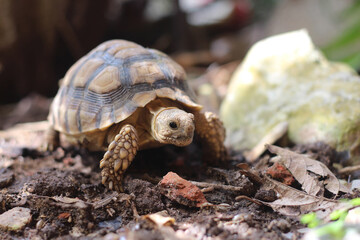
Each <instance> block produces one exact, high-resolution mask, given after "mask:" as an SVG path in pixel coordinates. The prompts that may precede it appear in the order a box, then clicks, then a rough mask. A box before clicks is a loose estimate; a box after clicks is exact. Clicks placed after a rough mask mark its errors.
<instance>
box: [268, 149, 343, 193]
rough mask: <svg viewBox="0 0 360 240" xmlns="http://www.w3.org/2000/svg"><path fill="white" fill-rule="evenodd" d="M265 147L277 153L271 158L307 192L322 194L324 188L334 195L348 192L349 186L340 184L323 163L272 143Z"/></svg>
mask: <svg viewBox="0 0 360 240" xmlns="http://www.w3.org/2000/svg"><path fill="white" fill-rule="evenodd" d="M266 147H267V149H268V150H269V151H270V152H271V153H274V154H277V155H278V156H277V157H275V158H273V160H274V161H278V162H280V163H282V164H283V165H284V166H285V167H286V168H287V169H288V170H289V171H290V172H291V174H292V175H293V176H294V177H295V179H296V180H297V181H298V182H299V183H300V184H301V187H302V189H303V190H304V191H305V192H307V193H308V194H310V195H312V196H322V195H323V193H324V188H325V189H327V190H328V191H329V192H331V193H333V194H334V195H337V194H338V193H339V192H344V193H347V192H349V188H348V187H347V186H344V185H343V184H341V183H340V181H339V179H337V178H336V176H335V175H334V174H333V173H332V172H331V171H330V170H329V169H328V168H327V167H326V166H325V165H324V164H323V163H321V162H319V161H316V160H314V159H311V158H309V157H307V156H306V155H303V154H298V153H295V152H292V151H290V150H286V149H283V148H280V147H276V146H273V145H266ZM322 179H323V180H322Z"/></svg>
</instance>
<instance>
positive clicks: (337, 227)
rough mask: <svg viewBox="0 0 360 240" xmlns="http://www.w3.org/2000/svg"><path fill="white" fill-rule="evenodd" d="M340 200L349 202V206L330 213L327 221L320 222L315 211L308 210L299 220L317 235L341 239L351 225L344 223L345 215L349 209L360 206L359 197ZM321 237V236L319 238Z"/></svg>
mask: <svg viewBox="0 0 360 240" xmlns="http://www.w3.org/2000/svg"><path fill="white" fill-rule="evenodd" d="M342 202H347V203H349V207H348V208H345V209H338V210H335V211H333V212H332V213H331V214H330V220H331V222H329V223H324V222H322V221H321V220H320V219H319V218H318V217H317V216H316V213H315V212H310V213H308V214H305V215H303V216H302V217H301V219H300V222H301V223H302V224H305V225H307V227H308V228H314V229H315V233H316V235H317V236H318V237H321V236H323V237H326V238H324V239H334V240H338V239H343V237H344V236H345V234H346V232H347V231H349V229H350V228H351V226H348V225H346V220H345V219H346V216H347V215H348V212H349V210H351V209H353V208H356V207H359V206H360V198H354V199H351V200H348V199H343V200H342ZM321 239H322V238H321Z"/></svg>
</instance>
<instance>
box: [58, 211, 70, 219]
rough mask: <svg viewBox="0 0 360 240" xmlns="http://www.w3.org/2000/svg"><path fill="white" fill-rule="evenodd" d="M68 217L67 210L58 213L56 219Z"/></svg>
mask: <svg viewBox="0 0 360 240" xmlns="http://www.w3.org/2000/svg"><path fill="white" fill-rule="evenodd" d="M68 217H70V213H68V212H64V213H60V214H59V215H58V219H63V218H68Z"/></svg>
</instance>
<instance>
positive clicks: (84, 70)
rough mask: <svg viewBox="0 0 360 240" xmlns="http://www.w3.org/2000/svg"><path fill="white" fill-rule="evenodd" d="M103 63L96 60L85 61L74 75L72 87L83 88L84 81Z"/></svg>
mask: <svg viewBox="0 0 360 240" xmlns="http://www.w3.org/2000/svg"><path fill="white" fill-rule="evenodd" d="M103 63H104V61H103V60H101V59H97V58H95V59H90V60H89V61H87V62H86V63H85V64H84V65H83V66H82V67H81V69H80V70H79V72H78V73H77V74H76V76H75V79H74V82H73V85H74V87H85V84H86V81H87V80H88V79H89V77H90V76H91V74H93V73H94V72H95V70H96V69H97V68H98V67H99V66H100V65H101V64H103Z"/></svg>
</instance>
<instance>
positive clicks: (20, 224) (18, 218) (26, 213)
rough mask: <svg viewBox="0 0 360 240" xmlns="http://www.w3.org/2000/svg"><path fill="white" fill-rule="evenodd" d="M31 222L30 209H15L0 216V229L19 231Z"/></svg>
mask: <svg viewBox="0 0 360 240" xmlns="http://www.w3.org/2000/svg"><path fill="white" fill-rule="evenodd" d="M30 221H31V214H30V209H28V208H23V207H16V208H13V209H10V210H8V211H6V212H4V213H3V214H1V215H0V229H2V230H5V231H19V230H21V229H23V228H25V226H26V224H28V223H29V222H30Z"/></svg>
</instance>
